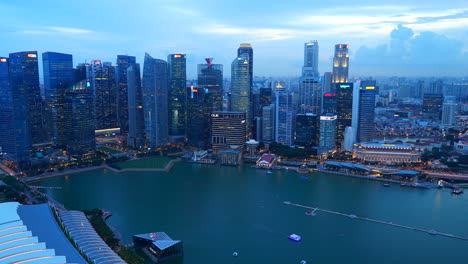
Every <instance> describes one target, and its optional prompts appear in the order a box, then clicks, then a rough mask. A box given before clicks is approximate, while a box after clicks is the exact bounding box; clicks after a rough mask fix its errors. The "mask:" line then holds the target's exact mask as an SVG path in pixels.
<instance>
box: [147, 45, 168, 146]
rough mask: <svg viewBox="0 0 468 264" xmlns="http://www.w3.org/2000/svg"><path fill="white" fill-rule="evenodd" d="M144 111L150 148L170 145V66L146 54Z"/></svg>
mask: <svg viewBox="0 0 468 264" xmlns="http://www.w3.org/2000/svg"><path fill="white" fill-rule="evenodd" d="M142 83H143V109H144V112H145V132H146V140H147V144H148V146H149V147H152V148H154V147H157V146H160V145H164V144H167V143H168V140H169V138H168V131H169V126H168V115H167V111H168V106H167V102H168V99H167V98H168V90H169V89H168V88H169V65H168V63H167V62H166V61H164V60H160V59H154V58H153V57H151V56H150V55H149V54H148V53H146V54H145V62H144V65H143V82H142Z"/></svg>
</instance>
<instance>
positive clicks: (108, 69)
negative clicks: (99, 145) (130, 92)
mask: <svg viewBox="0 0 468 264" xmlns="http://www.w3.org/2000/svg"><path fill="white" fill-rule="evenodd" d="M86 70H87V78H88V79H89V81H90V83H91V90H92V91H93V93H94V108H95V113H96V122H95V125H96V128H95V129H96V130H99V129H109V128H116V127H118V125H119V124H118V122H117V87H116V86H117V84H116V81H115V67H114V66H112V64H111V63H110V62H104V63H102V62H101V61H100V60H93V61H91V64H90V65H88V66H87V68H86ZM126 110H127V109H126Z"/></svg>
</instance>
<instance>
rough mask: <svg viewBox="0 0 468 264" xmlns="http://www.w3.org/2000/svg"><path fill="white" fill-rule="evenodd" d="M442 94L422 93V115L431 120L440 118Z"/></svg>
mask: <svg viewBox="0 0 468 264" xmlns="http://www.w3.org/2000/svg"><path fill="white" fill-rule="evenodd" d="M443 101H444V96H443V95H442V94H432V93H431V94H428V93H426V94H424V97H423V114H424V117H426V118H430V119H433V120H440V118H441V115H442V104H443Z"/></svg>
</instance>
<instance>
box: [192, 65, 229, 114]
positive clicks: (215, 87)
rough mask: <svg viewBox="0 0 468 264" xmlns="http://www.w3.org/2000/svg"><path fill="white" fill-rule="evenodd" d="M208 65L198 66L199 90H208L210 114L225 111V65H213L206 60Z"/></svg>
mask: <svg viewBox="0 0 468 264" xmlns="http://www.w3.org/2000/svg"><path fill="white" fill-rule="evenodd" d="M205 60H206V64H198V81H197V84H198V89H207V90H208V94H207V95H208V97H209V98H207V99H208V101H207V103H208V104H209V105H208V106H207V107H208V109H209V111H210V112H213V111H222V110H223V65H222V64H213V63H212V61H213V59H212V58H206V59H205Z"/></svg>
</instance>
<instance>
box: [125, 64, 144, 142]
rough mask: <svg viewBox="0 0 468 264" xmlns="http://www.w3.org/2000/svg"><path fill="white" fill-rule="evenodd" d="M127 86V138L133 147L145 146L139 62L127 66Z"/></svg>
mask: <svg viewBox="0 0 468 264" xmlns="http://www.w3.org/2000/svg"><path fill="white" fill-rule="evenodd" d="M126 76H127V87H128V139H127V144H128V145H129V146H131V147H134V148H142V147H144V146H145V117H144V113H143V92H142V90H141V77H140V64H138V63H136V64H135V65H131V66H129V67H128V68H127V74H126Z"/></svg>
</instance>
